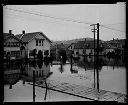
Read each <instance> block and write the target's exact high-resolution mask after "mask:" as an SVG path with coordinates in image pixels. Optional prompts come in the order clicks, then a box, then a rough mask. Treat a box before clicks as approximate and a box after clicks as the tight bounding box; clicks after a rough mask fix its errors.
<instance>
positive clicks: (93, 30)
mask: <svg viewBox="0 0 128 105" xmlns="http://www.w3.org/2000/svg"><path fill="white" fill-rule="evenodd" d="M96 25H97V24H92V25H90V26H94V29H92V32H94V88H95V32H96V30H97V29H96V28H95V26H96Z"/></svg>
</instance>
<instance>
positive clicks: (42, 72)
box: [23, 62, 50, 82]
mask: <svg viewBox="0 0 128 105" xmlns="http://www.w3.org/2000/svg"><path fill="white" fill-rule="evenodd" d="M34 63H35V62H34ZM33 71H35V77H36V80H39V79H43V78H47V77H48V75H49V74H50V65H45V64H44V63H42V67H41V66H40V65H39V66H38V65H37V64H35V65H34V66H33V65H32V64H27V65H26V67H25V71H24V73H23V79H25V80H26V81H29V82H32V81H33Z"/></svg>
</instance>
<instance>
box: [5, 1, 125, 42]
mask: <svg viewBox="0 0 128 105" xmlns="http://www.w3.org/2000/svg"><path fill="white" fill-rule="evenodd" d="M125 14H126V12H125V3H124V2H120V3H117V4H99V5H98V4H68V5H7V6H5V7H4V8H3V25H4V26H3V29H4V30H3V32H5V33H7V32H8V31H9V30H12V33H13V34H20V33H22V30H25V32H26V33H29V32H30V33H31V32H38V31H41V32H43V33H44V34H45V35H46V36H47V37H48V38H49V39H50V40H54V41H55V40H70V39H75V38H86V37H91V38H93V32H91V29H92V28H93V27H92V26H90V24H96V23H99V24H100V25H101V26H100V30H99V32H100V39H102V40H111V39H112V38H119V39H124V38H125V36H126V35H125V23H126V22H125V20H126V19H125V18H126V16H125ZM102 25H104V26H102Z"/></svg>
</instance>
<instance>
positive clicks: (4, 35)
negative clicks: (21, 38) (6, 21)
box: [3, 33, 14, 40]
mask: <svg viewBox="0 0 128 105" xmlns="http://www.w3.org/2000/svg"><path fill="white" fill-rule="evenodd" d="M10 36H14V35H13V34H9V33H3V37H4V40H5V39H6V38H8V37H10Z"/></svg>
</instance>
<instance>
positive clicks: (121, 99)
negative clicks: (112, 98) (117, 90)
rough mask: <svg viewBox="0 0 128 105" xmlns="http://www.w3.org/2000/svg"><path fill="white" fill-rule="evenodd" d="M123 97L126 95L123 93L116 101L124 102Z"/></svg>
mask: <svg viewBox="0 0 128 105" xmlns="http://www.w3.org/2000/svg"><path fill="white" fill-rule="evenodd" d="M125 99H126V97H125V96H124V95H123V96H121V97H119V98H118V99H117V100H116V101H118V102H120V103H124V102H125Z"/></svg>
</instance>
